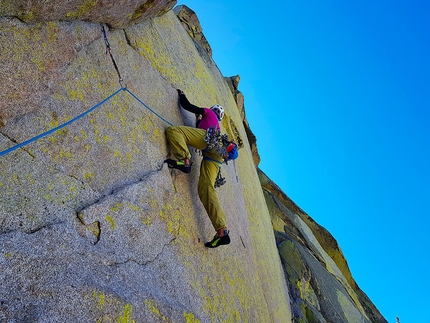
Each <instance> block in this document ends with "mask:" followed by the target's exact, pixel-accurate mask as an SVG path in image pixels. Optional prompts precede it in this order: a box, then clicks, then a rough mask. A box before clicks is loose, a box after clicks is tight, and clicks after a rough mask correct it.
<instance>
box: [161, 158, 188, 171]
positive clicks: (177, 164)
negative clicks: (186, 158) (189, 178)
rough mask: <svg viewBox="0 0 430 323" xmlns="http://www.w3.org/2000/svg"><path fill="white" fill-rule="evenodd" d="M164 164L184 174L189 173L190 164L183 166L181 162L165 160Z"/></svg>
mask: <svg viewBox="0 0 430 323" xmlns="http://www.w3.org/2000/svg"><path fill="white" fill-rule="evenodd" d="M164 162H165V163H167V165H168V166H169V168H176V169H179V170H180V171H182V172H184V173H189V172H191V164H189V165H188V164H185V163H184V162H183V161H182V160H173V159H166V160H165V161H164Z"/></svg>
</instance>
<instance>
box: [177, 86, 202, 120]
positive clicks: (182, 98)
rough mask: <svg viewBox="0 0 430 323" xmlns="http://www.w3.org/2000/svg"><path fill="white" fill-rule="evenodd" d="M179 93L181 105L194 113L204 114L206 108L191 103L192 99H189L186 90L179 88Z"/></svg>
mask: <svg viewBox="0 0 430 323" xmlns="http://www.w3.org/2000/svg"><path fill="white" fill-rule="evenodd" d="M178 94H179V102H180V103H181V106H182V107H183V108H184V109H185V110H187V111H189V112H192V113H195V114H198V115H203V114H204V113H205V109H203V108H199V107H198V106H195V105H194V104H191V103H190V101H188V99H187V97H186V96H185V94H184V92H182V91H181V90H178Z"/></svg>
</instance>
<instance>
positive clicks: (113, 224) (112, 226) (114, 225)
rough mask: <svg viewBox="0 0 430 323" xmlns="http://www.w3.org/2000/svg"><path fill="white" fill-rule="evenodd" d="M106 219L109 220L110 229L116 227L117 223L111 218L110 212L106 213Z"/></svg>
mask: <svg viewBox="0 0 430 323" xmlns="http://www.w3.org/2000/svg"><path fill="white" fill-rule="evenodd" d="M106 221H108V222H109V224H110V227H111V228H112V230H115V229H116V227H117V224H116V222H115V220H114V219H113V218H112V216H111V215H110V214H108V215H106Z"/></svg>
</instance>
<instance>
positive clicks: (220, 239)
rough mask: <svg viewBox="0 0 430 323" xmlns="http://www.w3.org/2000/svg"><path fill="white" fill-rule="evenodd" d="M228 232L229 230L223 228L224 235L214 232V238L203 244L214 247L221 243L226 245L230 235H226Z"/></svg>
mask: <svg viewBox="0 0 430 323" xmlns="http://www.w3.org/2000/svg"><path fill="white" fill-rule="evenodd" d="M229 233H230V231H228V230H225V231H224V235H223V236H222V237H220V236H218V234H216V235H215V236H214V238H213V239H212V241H209V242H206V243H205V246H206V247H208V248H216V247H219V246H222V245H226V244H229V243H230V236H229V235H228V234H229Z"/></svg>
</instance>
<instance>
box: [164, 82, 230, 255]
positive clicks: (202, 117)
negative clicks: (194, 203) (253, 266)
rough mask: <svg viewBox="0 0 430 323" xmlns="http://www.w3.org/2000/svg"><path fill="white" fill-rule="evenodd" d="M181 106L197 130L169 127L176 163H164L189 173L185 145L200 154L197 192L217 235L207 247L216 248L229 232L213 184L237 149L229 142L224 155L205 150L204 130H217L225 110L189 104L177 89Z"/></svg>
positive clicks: (167, 160) (205, 132) (227, 242)
mask: <svg viewBox="0 0 430 323" xmlns="http://www.w3.org/2000/svg"><path fill="white" fill-rule="evenodd" d="M177 91H178V94H179V102H180V104H181V106H182V107H183V108H184V109H185V110H187V111H189V112H192V113H194V114H196V117H197V125H196V128H193V127H187V126H171V127H168V128H167V129H166V136H167V140H168V141H169V143H170V145H171V147H172V153H173V155H174V156H175V158H177V159H178V160H177V161H176V160H173V159H166V160H165V161H164V162H165V163H167V164H168V166H169V167H170V168H176V169H179V170H180V171H182V172H184V173H190V172H191V166H192V162H190V158H191V154H190V152H189V150H188V147H187V145H190V146H192V147H194V148H196V149H200V150H201V151H202V155H203V160H202V163H201V166H200V177H199V184H198V193H199V198H200V201H201V202H202V204H203V206H204V207H205V209H206V212H207V213H208V215H209V218H210V220H211V222H212V225H213V227H214V228H215V231H216V234H215V236H214V238H213V239H212V241H210V242H207V243H206V244H205V246H206V247H208V248H216V247H219V246H221V245H227V244H229V243H230V236H229V230H227V224H226V216H225V213H224V210H223V209H222V207H221V204H220V202H219V199H218V195H217V193H216V191H215V187H214V183H215V180H216V178H217V174H218V170H219V168H220V167H221V165H222V163H223V161H225V160H229V159H234V158H236V157H237V146H236V145H235V144H234V143H233V144H232V143H230V145H229V149H230V148H231V147H232V146H234V147H233V148H234V149H233V151H229V149H227V151H228V152H227V151H226V150H225V155H224V156H222V155H220V154H219V153H218V152H217V150H216V149H215V148H211V149H208V143H207V142H206V141H205V137H206V138H207V130H209V129H215V130H217V131H219V129H220V126H219V122H220V121H221V120H222V118H223V117H224V108H223V107H222V106H220V105H218V104H217V105H214V106H213V107H211V108H199V107H197V106H195V105H193V104H191V103H190V102H189V101H188V99H187V97H186V96H185V94H184V92H182V91H181V90H179V89H178V90H177Z"/></svg>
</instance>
